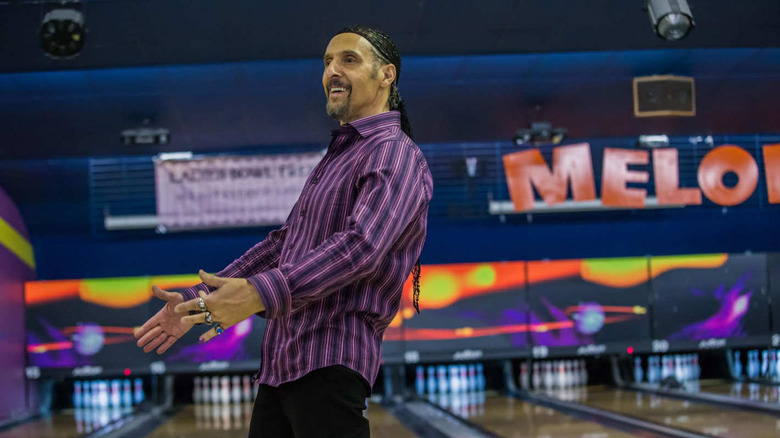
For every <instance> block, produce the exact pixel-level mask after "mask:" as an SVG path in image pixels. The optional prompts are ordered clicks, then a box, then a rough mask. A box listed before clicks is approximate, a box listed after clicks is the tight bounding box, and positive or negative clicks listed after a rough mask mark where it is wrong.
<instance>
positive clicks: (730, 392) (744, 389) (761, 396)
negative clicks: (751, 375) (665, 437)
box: [689, 380, 780, 404]
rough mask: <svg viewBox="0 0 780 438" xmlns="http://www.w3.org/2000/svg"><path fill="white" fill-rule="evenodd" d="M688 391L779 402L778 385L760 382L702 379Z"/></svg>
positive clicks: (779, 389)
mask: <svg viewBox="0 0 780 438" xmlns="http://www.w3.org/2000/svg"><path fill="white" fill-rule="evenodd" d="M689 391H694V392H702V393H709V394H717V395H725V396H729V397H740V398H744V399H748V400H752V401H760V402H765V403H773V404H777V403H778V402H780V387H778V386H776V385H762V384H760V383H732V382H726V381H723V380H703V381H701V382H700V383H699V385H698V387H695V388H694V389H690V390H689Z"/></svg>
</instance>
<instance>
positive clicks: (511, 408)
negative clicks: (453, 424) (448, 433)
mask: <svg viewBox="0 0 780 438" xmlns="http://www.w3.org/2000/svg"><path fill="white" fill-rule="evenodd" d="M437 404H439V405H440V406H442V407H444V408H446V409H448V410H450V411H451V412H452V413H454V414H456V415H458V416H460V417H463V418H464V419H467V420H469V421H471V422H473V423H475V424H477V425H479V426H480V427H482V428H484V429H487V430H490V431H491V432H493V433H496V434H498V435H501V436H505V437H509V438H520V437H538V438H543V437H544V438H550V437H555V438H575V437H596V436H597V437H599V438H623V437H631V436H632V435H629V434H626V433H624V432H621V431H618V430H615V429H610V428H608V427H606V426H602V425H601V424H598V423H594V422H591V421H586V420H581V419H579V418H576V417H572V416H570V415H566V414H563V413H560V412H558V411H555V410H553V409H549V408H545V407H542V406H536V405H534V404H531V403H528V402H526V401H523V400H518V399H516V398H514V397H508V396H504V395H500V394H496V393H490V392H489V393H487V394H485V393H482V394H481V396H480V395H478V396H477V403H476V405H474V404H472V403H471V402H469V404H468V405H465V406H464V405H461V404H458V403H457V402H456V403H451V402H447V404H446V405H443V404H442V403H441V402H437Z"/></svg>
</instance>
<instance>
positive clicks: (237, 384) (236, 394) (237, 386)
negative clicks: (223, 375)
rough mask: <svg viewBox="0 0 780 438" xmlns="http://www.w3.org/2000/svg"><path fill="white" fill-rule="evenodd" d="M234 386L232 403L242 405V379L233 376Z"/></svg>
mask: <svg viewBox="0 0 780 438" xmlns="http://www.w3.org/2000/svg"><path fill="white" fill-rule="evenodd" d="M230 383H231V386H232V393H231V397H230V399H231V401H232V402H233V403H235V404H239V403H241V377H238V376H233V377H231V378H230Z"/></svg>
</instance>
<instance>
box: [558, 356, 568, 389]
mask: <svg viewBox="0 0 780 438" xmlns="http://www.w3.org/2000/svg"><path fill="white" fill-rule="evenodd" d="M557 370H558V371H557V373H558V375H557V376H556V380H557V385H558V388H566V365H565V364H564V361H562V360H559V361H558V367H557Z"/></svg>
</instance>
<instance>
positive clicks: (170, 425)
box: [147, 403, 252, 438]
mask: <svg viewBox="0 0 780 438" xmlns="http://www.w3.org/2000/svg"><path fill="white" fill-rule="evenodd" d="M251 417H252V403H241V404H234V405H228V404H226V405H205V404H198V405H186V406H184V407H183V408H182V409H181V410H180V411H179V412H177V413H176V415H174V416H173V417H171V418H170V419H169V420H168V421H166V422H165V423H163V424H162V425H160V426H159V427H158V428H157V429H155V430H153V431H152V433H150V434H149V435H147V437H154V438H160V437H169V438H170V437H180V438H198V437H204V438H205V437H213V436H215V435H218V436H219V437H220V438H246V436H247V433H248V432H249V420H250V419H251Z"/></svg>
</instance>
